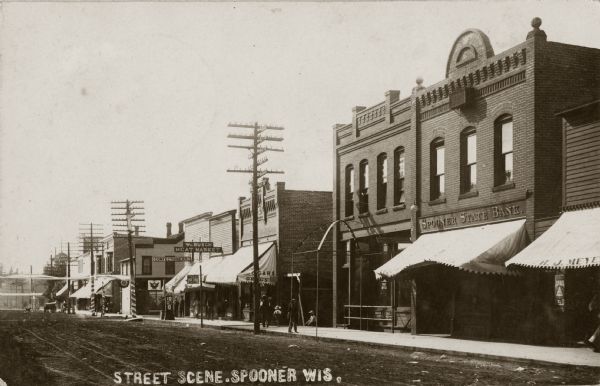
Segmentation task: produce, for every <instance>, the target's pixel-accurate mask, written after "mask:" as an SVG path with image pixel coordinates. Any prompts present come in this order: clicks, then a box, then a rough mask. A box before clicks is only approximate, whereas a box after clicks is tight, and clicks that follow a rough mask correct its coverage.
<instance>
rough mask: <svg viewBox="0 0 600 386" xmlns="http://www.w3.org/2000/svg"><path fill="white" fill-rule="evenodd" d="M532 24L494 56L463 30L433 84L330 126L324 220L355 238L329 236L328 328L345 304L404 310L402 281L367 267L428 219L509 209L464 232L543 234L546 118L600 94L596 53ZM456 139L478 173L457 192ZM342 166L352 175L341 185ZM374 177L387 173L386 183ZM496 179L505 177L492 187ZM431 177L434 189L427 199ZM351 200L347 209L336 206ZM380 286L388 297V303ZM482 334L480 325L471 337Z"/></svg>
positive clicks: (556, 191)
mask: <svg viewBox="0 0 600 386" xmlns="http://www.w3.org/2000/svg"><path fill="white" fill-rule="evenodd" d="M540 25H541V20H539V19H537V18H536V19H534V21H533V22H532V27H533V29H532V30H531V31H530V32H529V33H528V34H527V38H526V39H525V41H524V42H522V43H520V44H518V45H516V46H514V47H512V48H510V49H508V50H506V51H504V52H502V53H499V54H495V53H494V51H493V48H492V45H491V43H490V40H489V39H488V37H487V36H485V34H483V33H482V32H481V31H478V30H466V31H465V32H464V33H462V34H461V35H460V36H459V37H458V38H457V40H456V42H455V44H454V45H453V47H452V49H451V53H450V55H449V58H448V62H447V63H446V78H445V79H444V80H442V81H439V82H437V83H434V84H432V85H431V86H424V84H423V80H422V79H417V85H416V86H415V87H414V88H413V90H411V93H410V94H409V95H407V96H406V97H405V98H401V97H400V92H399V91H388V92H387V93H386V98H385V100H384V101H383V102H381V103H379V104H377V105H375V106H372V107H369V108H365V107H362V106H357V107H354V108H353V109H352V112H353V114H352V122H351V123H349V124H336V125H334V127H333V136H334V192H333V194H334V207H333V217H334V220H344V221H345V222H346V223H347V224H348V226H349V227H351V228H352V230H353V233H354V235H353V234H352V232H350V231H349V230H348V229H347V228H348V227H347V226H346V225H345V224H341V223H340V224H339V226H337V227H336V229H335V236H334V237H335V240H336V243H335V250H336V251H335V253H334V259H333V270H334V300H333V301H334V303H337V304H336V306H334V307H333V319H334V320H335V321H336V322H337V323H348V322H349V320H348V319H347V318H346V319H345V318H344V317H343V316H344V315H349V314H348V309H347V308H345V307H344V305H350V306H352V305H357V304H358V301H359V300H360V301H361V304H360V305H361V306H364V305H369V306H389V305H391V302H395V304H393V305H392V306H394V307H401V306H407V305H408V303H410V299H408V297H407V296H406V285H405V286H404V289H405V293H404V294H402V289H401V288H398V287H402V285H399V286H397V287H396V288H390V283H387V282H377V281H375V279H374V277H373V276H372V272H371V271H372V269H374V266H375V265H378V264H379V265H380V264H382V263H383V262H385V261H387V260H388V259H389V258H391V257H392V256H393V255H394V254H395V252H396V250H398V249H402V244H403V243H406V242H409V240H412V241H414V240H416V239H417V238H418V237H419V235H420V234H421V233H422V232H423V229H422V227H423V221H425V222H426V221H427V219H431V218H435V216H445V215H452V214H458V213H461V212H463V213H465V212H469V211H478V210H483V209H482V208H489V207H491V206H501V207H518V208H519V210H518V213H516V215H515V214H514V213H509V214H502V215H500V214H499V215H498V217H495V216H494V218H487V219H486V220H483V219H482V220H481V221H474V222H473V224H472V225H475V224H477V225H481V224H482V223H486V222H493V221H503V220H508V219H513V218H524V219H525V220H526V222H525V227H526V230H527V232H528V235H529V238H530V240H533V239H535V237H536V236H537V235H538V234H539V233H540V232H542V231H543V230H544V229H545V228H547V226H548V219H549V218H555V217H556V216H557V215H558V214H559V212H560V210H561V206H562V194H563V192H562V170H563V168H562V159H563V158H562V157H563V152H562V146H563V142H562V141H563V137H562V122H561V119H560V117H558V116H557V115H556V113H557V112H559V111H561V110H564V109H566V108H569V107H571V106H576V105H579V104H582V103H585V102H586V101H592V100H597V99H598V98H599V96H600V95H599V94H600V87H599V86H600V83H599V82H600V50H598V49H593V48H585V47H578V46H572V45H567V44H562V43H554V42H550V41H548V40H547V37H546V34H545V32H544V31H542V30H541V29H540ZM524 35H525V34H524ZM505 121H509V122H512V147H511V148H510V149H509V150H510V151H509V152H510V157H511V158H510V159H512V161H513V165H514V166H513V167H512V170H510V172H509V175H510V178H508V179H506V178H505V177H506V173H507V172H505V171H504V170H502V172H500V171H499V169H500V166H501V165H504V163H503V162H508V161H504V160H505V159H508V158H506V157H507V156H506V157H505V155H504V152H505V150H503V149H504V148H503V147H502V146H503V145H502V143H501V137H500V135H499V133H500V132H501V131H502V124H503V122H505ZM466 133H474V134H475V135H476V141H475V143H476V145H475V149H476V161H475V162H476V166H474V170H476V176H477V178H476V183H475V185H474V186H473V187H471V188H470V189H468V190H465V189H464V188H463V186H464V180H465V178H466V177H465V176H466V174H465V171H464V170H465V169H464V167H463V168H461V165H463V164H464V159H465V157H466V154H465V152H466V148H465V144H464V142H463V141H464V138H465V135H466ZM499 138H500V139H499ZM499 141H500V142H499ZM440 144H442V146H443V149H444V155H445V157H444V159H443V168H442V169H441V170H437V169H438V168H440V165H439V164H438V163H436V162H435V160H436V158H435V156H434V155H433V153H434V151H435V147H436V146H439V145H440ZM396 149H403V151H404V162H403V165H404V168H405V172H404V174H403V179H402V181H401V183H402V186H403V187H404V190H405V192H404V196H403V197H404V200H403V201H402V202H398V200H397V197H396V195H395V193H394V191H395V189H396V185H397V184H398V185H399V184H400V181H399V180H400V178H398V174H397V169H398V167H397V165H396V163H397V160H396V158H395V154H396V153H395V151H396ZM382 154H385V155H386V156H387V168H386V169H387V170H385V168H382V167H380V166H381V161H380V160H381V159H383V158H385V157H383V156H382ZM364 163H368V165H369V172H368V181H367V185H368V199H365V195H364V194H363V191H364V189H363V186H362V184H363V183H362V182H361V177H362V176H361V175H360V174H361V172H362V170H363V168H362V166H361V165H362V164H364ZM349 169H353V170H354V176H353V179H352V181H349V180H348V178H351V177H350V176H351V175H352V173H348V170H349ZM382 170H385V172H387V175H386V177H387V184H386V185H384V184H383V183H382V181H383V180H382V176H381V172H382ZM501 173H504V175H503V176H500V178H504V179H503V180H502V182H499V175H500V174H501ZM440 174H442V175H443V177H441V178H443V180H444V183H443V185H444V189H443V192H441V194H436V193H438V192H437V184H439V182H438V181H439V180H440V177H439V175H440ZM505 179H506V181H505ZM351 184H353V186H350V185H351ZM382 187H385V189H386V190H387V197H386V200H385V202H384V203H383V204H382V202H381V197H382V194H381V193H380V192H378V189H381V188H382ZM350 199H351V200H352V201H351V202H352V203H353V205H347V201H349V200H350ZM378 201H379V202H378ZM367 205H368V209H367V210H365V208H366V207H367ZM349 208H351V209H350V210H349ZM352 209H353V210H352ZM349 212H350V213H349ZM464 225H469V224H464ZM538 227H539V229H536V228H538ZM437 230H444V228H443V227H441V228H438V229H437ZM353 236H355V237H356V238H357V241H358V248H359V249H360V252H361V257H357V256H356V253H355V252H356V251H355V250H354V249H352V248H355V247H353V246H350V247H348V244H347V240H350V239H353ZM348 248H350V249H349V250H350V253H351V256H350V257H348V256H346V250H347V249H348ZM434 276H435V274H434ZM465 280H470V279H469V278H468V277H467V278H466V279H465ZM473 280H477V281H479V280H484V281H485V279H482V278H479V277H478V278H477V279H473ZM357 282H358V284H357ZM405 284H406V283H405ZM482 285H484V284H482ZM485 285H487V284H485ZM390 291H395V293H396V294H397V297H396V298H395V300H394V297H393V296H391V294H390ZM409 292H410V291H409ZM390 298H391V299H392V300H390ZM407 302H408V303H407ZM400 303H402V304H400ZM484 315H489V310H487V311H482V312H481V315H480V316H481V317H482V318H483V317H484ZM413 316H414V315H413ZM478 317H479V316H478ZM382 319H383V318H382ZM473 319H476V318H473ZM350 321H351V320H350ZM414 323H415V318H413V324H414ZM373 324H376V323H373ZM380 324H381V323H380ZM475 324H477V323H475ZM480 324H481V323H480ZM472 327H473V328H474V327H476V326H475V325H474V326H472ZM414 331H415V330H414V329H413V332H414ZM491 334H492V332H491V331H490V330H489V329H487V330H486V329H482V331H481V333H480V334H478V336H487V337H490V336H491Z"/></svg>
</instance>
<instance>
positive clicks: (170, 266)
mask: <svg viewBox="0 0 600 386" xmlns="http://www.w3.org/2000/svg"><path fill="white" fill-rule="evenodd" d="M125 240H127V239H125ZM183 240H184V233H183V227H182V226H180V227H179V232H178V233H176V234H173V233H172V231H171V223H167V234H166V237H144V238H143V239H141V240H136V241H135V242H134V249H133V252H134V262H135V265H134V269H135V290H136V306H137V313H138V314H147V313H158V312H159V311H160V310H161V309H162V301H163V287H164V285H165V283H166V282H168V281H169V280H170V279H172V278H173V277H174V276H175V274H176V273H177V272H179V271H180V270H181V269H182V268H183V266H184V263H185V260H186V259H187V257H186V256H185V255H184V253H183V252H175V247H182V246H183ZM120 272H121V274H123V275H126V276H129V275H130V272H129V258H126V259H121V260H120ZM121 298H122V302H121V303H122V304H121V312H122V313H124V314H130V313H131V311H130V308H129V306H130V291H129V287H127V288H123V289H122V290H121Z"/></svg>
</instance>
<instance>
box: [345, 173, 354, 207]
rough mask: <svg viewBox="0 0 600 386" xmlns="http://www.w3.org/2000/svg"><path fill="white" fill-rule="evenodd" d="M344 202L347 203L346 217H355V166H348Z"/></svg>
mask: <svg viewBox="0 0 600 386" xmlns="http://www.w3.org/2000/svg"><path fill="white" fill-rule="evenodd" d="M344 200H345V202H346V208H345V209H346V210H345V213H346V216H353V215H354V166H352V165H348V166H346V176H345V188H344Z"/></svg>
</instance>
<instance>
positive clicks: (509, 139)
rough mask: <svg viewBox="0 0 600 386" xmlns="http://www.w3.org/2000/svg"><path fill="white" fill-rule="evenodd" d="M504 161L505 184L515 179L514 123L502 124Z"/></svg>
mask: <svg viewBox="0 0 600 386" xmlns="http://www.w3.org/2000/svg"><path fill="white" fill-rule="evenodd" d="M502 160H503V163H504V182H505V183H506V182H510V181H512V179H513V123H512V121H508V122H504V123H503V124H502Z"/></svg>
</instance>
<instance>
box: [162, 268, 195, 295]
mask: <svg viewBox="0 0 600 386" xmlns="http://www.w3.org/2000/svg"><path fill="white" fill-rule="evenodd" d="M191 268H192V264H189V263H186V264H185V265H184V266H183V268H181V269H180V270H179V272H177V273H176V274H175V276H173V277H172V278H171V280H169V281H168V282H166V283H165V291H167V292H175V288H177V286H178V285H179V284H180V283H181V282H183V283H184V284H185V281H186V279H187V274H188V272H189V271H190V269H191Z"/></svg>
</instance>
